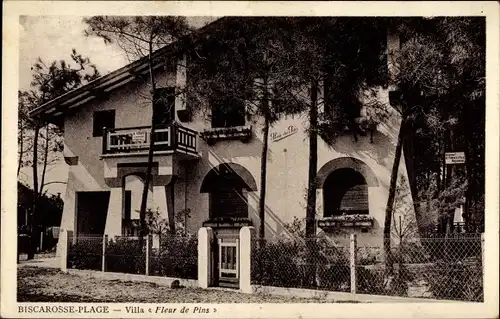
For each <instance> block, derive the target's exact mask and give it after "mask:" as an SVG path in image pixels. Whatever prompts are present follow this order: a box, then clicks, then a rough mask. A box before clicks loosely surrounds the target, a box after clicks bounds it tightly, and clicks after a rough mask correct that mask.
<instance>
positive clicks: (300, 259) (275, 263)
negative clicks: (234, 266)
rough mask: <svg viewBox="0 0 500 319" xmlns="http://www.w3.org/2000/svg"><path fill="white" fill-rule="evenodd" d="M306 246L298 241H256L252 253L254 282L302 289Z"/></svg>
mask: <svg viewBox="0 0 500 319" xmlns="http://www.w3.org/2000/svg"><path fill="white" fill-rule="evenodd" d="M304 255H305V245H302V244H300V243H298V242H296V241H291V240H281V241H276V242H271V241H269V242H266V241H256V242H254V246H253V251H252V265H253V267H252V274H251V276H252V281H253V282H254V283H256V284H260V285H266V286H277V287H302V286H304V282H305V269H306V263H305V262H304Z"/></svg>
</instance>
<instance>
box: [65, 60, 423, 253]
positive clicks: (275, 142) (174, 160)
mask: <svg viewBox="0 0 500 319" xmlns="http://www.w3.org/2000/svg"><path fill="white" fill-rule="evenodd" d="M184 77H185V72H183V71H182V70H178V72H177V74H165V73H164V72H163V71H161V72H160V73H159V74H158V75H157V81H158V84H157V86H158V87H166V86H172V85H175V84H177V85H179V84H183V83H185V82H186V81H185V78H184ZM144 96H147V87H146V86H145V85H139V84H127V85H125V86H123V87H121V88H119V89H116V90H114V91H113V92H111V94H110V95H109V97H108V98H106V99H100V100H94V101H92V102H89V103H87V104H84V105H81V106H79V107H78V108H75V110H74V111H73V112H71V113H70V114H69V115H67V116H65V121H64V129H65V136H64V140H65V156H67V157H77V158H78V160H77V164H76V165H75V164H74V163H72V165H70V166H69V174H68V181H67V190H66V194H65V198H64V202H65V205H64V212H63V217H62V222H61V228H63V229H66V230H69V231H73V232H74V234H77V229H76V228H77V226H76V225H77V222H76V221H77V219H78V214H77V206H78V205H77V193H78V192H90V191H109V192H110V201H109V207H108V213H107V216H106V225H105V229H104V232H105V233H106V234H108V235H120V234H121V233H122V213H123V205H124V204H123V203H124V200H123V194H124V192H123V190H130V191H133V192H134V194H133V195H132V198H133V200H132V201H133V204H132V206H133V208H132V215H133V216H135V215H136V212H135V209H137V203H138V202H137V201H138V200H139V197H140V194H137V192H138V191H139V192H142V187H141V185H142V184H141V183H140V180H139V183H138V181H137V179H135V180H133V179H130V178H127V177H123V179H124V180H123V183H122V184H121V185H118V186H117V185H112V186H110V185H108V184H109V183H107V179H108V180H109V179H112V178H121V177H120V175H119V173H118V166H119V165H123V164H126V165H129V167H133V165H134V163H145V162H147V155H145V154H142V155H135V156H117V155H114V156H104V157H103V156H102V155H103V154H102V143H103V141H102V140H103V138H102V137H93V136H92V128H93V113H94V112H96V111H102V110H115V114H116V116H115V128H127V127H137V126H149V125H150V122H151V107H150V104H151V102H150V101H149V100H147V99H145V98H144ZM378 98H379V100H380V101H381V102H383V103H384V104H386V105H387V109H389V110H390V109H391V106H390V105H389V97H388V89H383V88H380V90H379V92H378ZM184 103H185V102H184V100H183V99H182V98H177V99H176V109H182V108H184V107H185V105H184ZM176 120H177V121H179V119H178V118H177V119H176ZM180 124H181V125H182V126H184V127H187V128H190V129H192V130H195V131H197V132H202V131H203V130H204V129H207V128H210V123H209V122H207V121H206V119H204V118H203V117H202V116H201V115H195V116H194V117H193V118H192V119H191V121H189V122H182V123H180ZM399 124H400V119H399V118H398V115H397V112H395V111H393V112H391V114H390V116H389V118H388V119H387V120H386V122H384V123H381V124H379V125H378V127H377V130H376V132H375V133H374V137H373V143H372V142H371V141H370V136H358V141H354V138H353V135H352V134H350V133H346V134H344V135H342V136H340V137H338V139H337V140H336V142H335V143H334V144H333V145H331V146H328V145H327V144H326V143H325V142H324V141H323V140H322V139H321V138H318V162H317V167H318V171H320V170H321V169H322V167H324V166H325V165H326V164H328V163H329V162H330V161H333V160H335V159H339V158H353V159H356V160H359V161H361V162H362V163H364V164H365V165H366V166H367V167H369V169H370V170H371V172H372V173H373V175H374V176H375V179H376V182H377V183H376V185H369V186H368V206H369V216H370V217H372V218H373V225H372V227H370V228H369V229H368V230H367V231H361V229H359V228H347V229H345V233H344V234H341V235H339V234H336V235H331V234H330V235H331V237H332V238H335V239H336V240H339V241H346V242H347V241H348V239H349V237H348V234H349V233H352V232H354V233H358V238H359V240H360V241H366V242H367V243H370V244H373V245H374V246H380V245H382V236H383V225H384V218H385V206H386V204H387V198H388V190H389V182H390V177H391V169H392V165H393V162H394V151H395V148H396V140H397V134H398V129H399ZM247 125H251V126H252V137H251V139H250V140H249V141H247V142H245V143H244V142H242V141H240V140H222V141H217V142H216V143H215V144H213V145H209V144H207V143H206V142H205V141H204V140H203V139H202V138H200V137H199V136H198V137H197V151H198V153H199V157H198V158H191V159H186V158H184V157H182V156H178V154H172V153H168V154H166V153H164V154H155V156H154V162H156V163H158V172H157V173H158V175H160V176H175V177H176V179H175V182H174V183H173V184H169V185H173V188H174V190H173V203H170V202H169V200H168V197H169V193H170V190H169V188H168V187H166V186H167V185H159V184H158V185H153V186H152V187H151V189H150V196H149V197H150V198H151V197H152V198H151V199H150V202H149V206H154V207H150V208H152V209H156V208H159V210H160V211H161V212H162V214H163V216H164V217H165V218H167V219H168V218H169V214H167V211H169V210H173V212H171V213H173V214H171V215H170V216H175V215H176V214H179V213H180V212H182V211H185V210H186V209H188V210H189V211H190V217H189V218H186V219H185V226H186V228H187V229H188V230H189V231H190V232H191V233H192V234H196V233H197V231H198V229H199V228H200V227H202V225H203V222H204V221H206V220H208V219H209V217H210V216H209V194H208V193H204V192H203V193H202V192H201V191H200V190H201V186H202V183H203V180H204V178H205V177H206V176H207V174H208V173H209V171H210V170H211V169H213V168H214V167H217V166H218V165H220V164H224V163H234V164H239V165H240V166H242V167H243V168H244V169H245V170H246V171H248V173H250V175H251V176H252V178H253V179H254V181H255V184H256V186H257V189H256V190H251V191H245V196H246V200H247V202H248V217H249V218H250V219H251V221H252V224H253V226H254V227H255V229H256V230H258V225H259V223H260V220H259V217H258V216H259V212H258V202H259V190H260V187H261V181H260V171H261V169H260V167H261V153H262V145H263V134H262V119H259V118H254V119H251V121H247ZM307 125H308V123H307V121H306V117H305V116H300V115H296V116H294V117H288V118H282V119H281V120H280V121H279V122H277V123H276V124H275V125H273V126H272V127H271V129H270V139H269V150H268V162H267V192H266V209H265V211H266V214H265V229H266V237H275V236H278V237H279V236H284V235H286V229H285V225H286V224H287V223H290V222H292V221H293V220H294V217H297V218H298V219H304V218H305V214H306V194H307V192H306V190H307V181H308V162H309V153H308V150H309V145H308V136H307V133H306V129H307ZM273 133H275V134H273ZM277 134H281V135H287V134H288V135H287V136H286V137H283V138H281V139H274V137H276V136H277ZM401 159H402V160H401V162H400V166H399V175H400V176H399V177H400V178H398V184H399V185H398V188H400V189H409V186H408V185H407V184H408V178H407V173H406V166H405V163H404V156H402V157H401ZM132 171H133V168H132ZM126 181H128V183H126ZM400 183H403V184H400ZM403 201H404V204H405V205H406V207H408V209H410V210H413V205H412V199H411V196H410V194H409V192H408V193H406V195H405V196H403ZM323 203H324V195H323V189H322V188H318V189H317V205H316V206H317V207H316V209H317V219H321V218H322V217H323V213H324V212H323ZM410 215H411V216H413V217H412V218H414V212H413V213H411V214H410ZM136 217H137V216H135V217H134V218H136ZM396 218H397V216H396ZM237 231H238V230H235V232H236V233H237ZM318 232H323V230H322V229H320V228H318ZM326 233H327V234H329V233H328V232H326Z"/></svg>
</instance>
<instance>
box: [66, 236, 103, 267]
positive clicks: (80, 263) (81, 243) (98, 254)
mask: <svg viewBox="0 0 500 319" xmlns="http://www.w3.org/2000/svg"><path fill="white" fill-rule="evenodd" d="M102 240H103V239H102V237H88V238H87V237H80V238H77V241H76V242H75V243H74V244H72V243H71V242H70V246H69V252H68V262H67V266H68V268H76V269H89V270H101V269H102Z"/></svg>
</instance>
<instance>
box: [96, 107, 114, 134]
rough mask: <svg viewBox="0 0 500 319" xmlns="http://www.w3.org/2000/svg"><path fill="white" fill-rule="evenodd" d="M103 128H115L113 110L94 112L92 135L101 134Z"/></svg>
mask: <svg viewBox="0 0 500 319" xmlns="http://www.w3.org/2000/svg"><path fill="white" fill-rule="evenodd" d="M104 128H107V129H113V128H115V110H109V111H97V112H94V122H93V130H92V136H93V137H97V136H102V133H103V129H104Z"/></svg>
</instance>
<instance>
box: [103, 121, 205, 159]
mask: <svg viewBox="0 0 500 319" xmlns="http://www.w3.org/2000/svg"><path fill="white" fill-rule="evenodd" d="M150 136H151V127H150V126H138V127H127V128H116V129H104V134H103V143H102V156H101V157H117V156H140V155H147V154H148V151H149V147H150V141H151V140H150ZM197 138H198V133H197V132H196V131H193V130H191V129H189V128H187V127H184V126H181V125H180V124H178V123H175V122H174V123H173V124H170V125H162V126H158V127H157V128H155V131H154V144H153V145H154V154H155V155H162V154H174V153H177V154H181V155H183V156H184V157H186V158H199V154H198V151H197Z"/></svg>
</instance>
